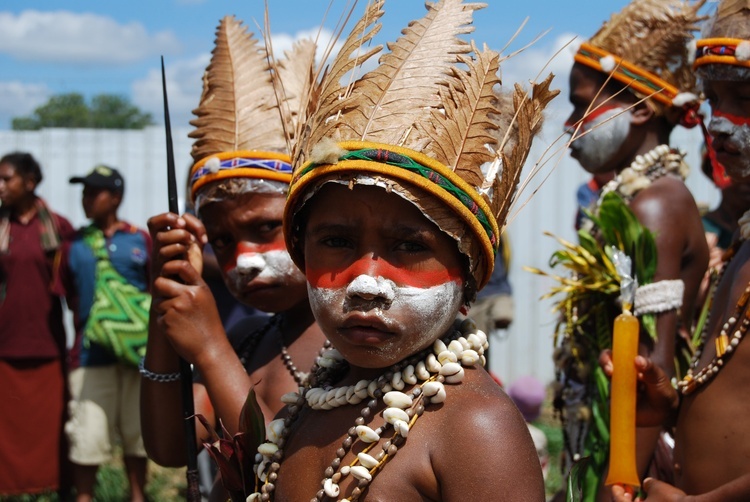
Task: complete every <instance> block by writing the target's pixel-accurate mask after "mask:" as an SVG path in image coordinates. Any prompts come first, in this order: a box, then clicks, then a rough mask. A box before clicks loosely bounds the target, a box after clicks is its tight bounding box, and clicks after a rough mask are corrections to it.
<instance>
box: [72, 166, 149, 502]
mask: <svg viewBox="0 0 750 502" xmlns="http://www.w3.org/2000/svg"><path fill="white" fill-rule="evenodd" d="M70 183H81V184H83V198H82V203H83V209H84V211H85V213H86V217H87V218H89V219H90V220H91V223H90V224H89V225H88V226H86V227H84V228H81V229H80V230H79V231H78V232H77V234H76V236H75V238H74V239H73V241H72V242H71V243H70V244H69V245H67V246H65V247H64V249H63V254H62V263H61V274H60V275H61V279H60V282H59V284H58V287H59V288H61V291H62V292H63V293H64V294H65V295H66V297H67V299H68V304H69V306H70V308H71V309H72V310H73V312H74V321H75V327H76V338H75V343H74V346H73V348H72V350H71V356H70V357H71V361H70V364H71V368H72V369H73V371H72V372H71V374H70V388H71V393H72V398H73V399H72V401H71V406H70V419H69V421H68V423H67V424H66V426H65V431H66V433H67V435H68V437H69V439H70V443H71V444H70V460H71V461H72V462H73V464H74V476H73V478H74V479H73V482H74V486H75V488H76V491H77V499H76V500H77V501H78V502H81V501H88V500H92V498H93V488H94V482H95V479H96V471H97V468H98V467H99V465H100V464H101V463H103V462H106V461H108V460H109V459H110V458H111V457H112V446H113V444H114V443H115V434H117V437H119V440H120V442H121V444H122V448H123V454H124V457H125V459H124V463H125V468H126V471H127V476H128V481H129V483H130V489H131V500H132V501H142V500H144V492H143V490H144V485H145V482H146V452H145V450H144V448H143V440H142V439H141V430H140V420H139V388H140V375H139V373H138V368H137V367H136V366H134V365H128V364H127V363H123V362H121V361H120V360H118V359H117V357H116V356H115V355H114V354H113V353H112V351H111V349H108V348H107V347H105V346H103V345H101V344H99V343H97V342H95V341H93V340H91V339H89V337H88V336H84V333H87V334H88V333H89V331H88V330H89V329H91V326H90V325H91V324H92V322H104V320H102V321H99V319H98V318H97V316H95V315H94V314H93V311H92V307H93V306H94V304H95V298H98V296H97V295H98V294H100V293H101V290H100V289H99V288H101V287H102V286H101V281H99V280H98V279H99V277H98V276H99V275H100V274H101V268H99V267H98V266H97V261H98V260H107V261H108V262H110V263H111V265H112V266H113V267H114V270H115V271H116V273H118V274H119V275H120V276H122V277H123V278H124V279H125V281H126V282H127V283H129V284H132V285H133V286H136V287H137V288H138V289H139V290H140V291H145V290H146V289H147V285H148V270H149V265H150V258H149V250H150V249H151V239H150V236H149V235H148V233H147V232H145V231H143V230H141V229H139V228H137V227H135V226H133V225H131V224H129V223H126V222H124V221H122V220H120V219H119V218H118V216H117V210H118V208H119V206H120V203H121V202H122V197H123V194H124V189H125V182H124V180H123V177H122V175H121V174H120V173H119V172H118V171H117V170H116V169H113V168H111V167H107V166H103V165H99V166H96V167H94V169H92V170H91V171H90V172H89V173H88V174H86V175H85V176H77V177H73V178H71V179H70Z"/></svg>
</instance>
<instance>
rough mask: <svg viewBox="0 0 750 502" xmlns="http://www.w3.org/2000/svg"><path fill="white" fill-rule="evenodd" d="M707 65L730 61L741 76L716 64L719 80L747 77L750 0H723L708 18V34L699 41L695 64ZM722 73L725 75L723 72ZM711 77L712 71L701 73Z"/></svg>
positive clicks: (697, 66)
mask: <svg viewBox="0 0 750 502" xmlns="http://www.w3.org/2000/svg"><path fill="white" fill-rule="evenodd" d="M707 65H729V66H731V67H735V71H734V72H733V73H735V74H738V75H736V76H739V77H740V78H739V79H738V78H730V76H729V75H730V74H729V73H728V71H727V70H729V71H731V69H730V68H724V69H723V70H724V71H721V70H719V69H718V68H713V69H712V70H713V73H716V72H717V71H718V72H720V75H716V77H717V78H716V80H747V79H748V72H749V71H750V70H745V69H746V68H750V0H724V1H722V2H720V3H719V6H718V8H717V9H716V12H715V13H714V15H713V16H712V17H711V19H710V20H709V22H708V26H707V29H706V30H705V38H702V39H700V40H698V41H697V43H696V55H695V64H694V65H693V68H695V69H697V68H700V67H704V68H703V69H702V72H703V73H705V71H706V70H708V69H707V68H705V67H706V66H707ZM722 75H723V76H722ZM701 76H706V77H710V76H709V75H701Z"/></svg>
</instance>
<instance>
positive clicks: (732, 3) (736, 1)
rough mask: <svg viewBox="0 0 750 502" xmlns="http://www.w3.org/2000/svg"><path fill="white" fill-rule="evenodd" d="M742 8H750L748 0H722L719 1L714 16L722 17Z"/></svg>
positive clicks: (737, 11)
mask: <svg viewBox="0 0 750 502" xmlns="http://www.w3.org/2000/svg"><path fill="white" fill-rule="evenodd" d="M743 10H750V0H724V1H722V2H719V7H718V10H717V12H716V18H717V19H724V18H726V17H728V16H733V15H735V14H737V13H739V12H742V11H743Z"/></svg>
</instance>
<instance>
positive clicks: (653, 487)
mask: <svg viewBox="0 0 750 502" xmlns="http://www.w3.org/2000/svg"><path fill="white" fill-rule="evenodd" d="M704 37H705V38H702V39H700V40H698V42H697V51H696V59H695V63H694V68H695V69H696V73H697V75H698V78H699V79H700V81H701V83H702V86H703V92H704V94H705V96H706V98H707V99H708V102H709V104H710V105H711V111H712V117H711V121H710V123H709V124H708V130H709V132H710V134H711V136H712V139H713V145H712V150H710V151H709V154H710V155H711V156H715V160H716V161H718V162H719V163H721V164H722V165H723V166H724V168H725V169H726V172H727V174H728V175H729V177H730V178H731V179H732V182H733V183H748V182H750V1H748V0H724V1H722V2H720V3H719V5H718V9H717V11H716V13H715V14H714V15H713V16H712V19H711V21H710V22H709V23H708V26H707V27H706V29H705V30H704ZM746 209H747V211H746V212H745V214H744V215H743V216H742V218H740V220H739V226H740V230H739V232H738V234H739V235H735V242H734V243H733V244H732V246H731V247H730V249H729V250H728V253H727V257H728V258H729V259H730V261H729V263H728V264H725V265H724V268H723V270H724V272H722V274H723V275H722V278H721V279H720V281H719V283H718V286H717V288H716V291H715V293H714V297H713V302H712V308H711V312H710V315H709V322H707V323H706V329H705V330H704V331H703V333H702V336H701V344H700V346H699V347H698V349H697V351H696V353H695V356H694V358H693V361H692V363H691V365H690V371H689V372H688V374H687V375H686V376H685V377H684V378H683V379H682V380H681V381H680V382H678V385H677V387H678V389H677V391H675V390H674V388H673V387H672V386H671V385H670V382H669V379H668V378H667V377H666V376H665V374H664V372H663V371H662V369H661V368H659V367H658V366H657V365H655V364H654V363H653V362H652V361H650V360H646V359H644V358H637V359H636V366H637V367H638V369H639V371H640V372H641V373H642V380H643V382H644V383H645V384H646V389H645V390H646V392H644V395H643V398H644V405H643V407H642V408H639V410H640V413H639V415H638V419H639V420H640V421H641V422H642V423H643V424H644V425H652V424H655V423H656V424H659V423H666V424H668V425H673V426H674V430H675V450H674V462H675V465H674V468H675V482H674V485H675V486H670V485H668V484H666V483H663V482H660V481H656V480H652V479H646V480H645V482H644V489H645V491H646V493H647V495H648V501H649V502H652V501H657V502H658V501H667V500H669V501H677V500H695V501H714V500H715V501H722V502H729V501H745V500H750V464H748V461H747V458H748V455H750V430H749V429H748V422H747V420H745V417H746V416H748V414H750V403H749V402H748V400H747V395H746V391H745V389H747V388H748V385H750V345H749V344H748V343H747V342H744V341H743V338H744V336H745V334H746V332H747V329H748V326H750V319H749V318H748V314H750V312H749V311H748V301H749V300H750V243H748V242H747V239H748V237H750V227H749V226H748V222H750V207H748V208H746ZM604 365H605V368H606V369H607V371H608V372H611V371H612V365H611V361H610V360H609V359H608V358H605V359H604ZM616 495H617V498H616V500H618V501H627V500H631V497H630V496H629V495H625V494H624V493H622V491H620V490H618V491H617V492H616Z"/></svg>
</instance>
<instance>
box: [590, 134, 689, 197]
mask: <svg viewBox="0 0 750 502" xmlns="http://www.w3.org/2000/svg"><path fill="white" fill-rule="evenodd" d="M684 158H685V152H682V151H679V150H675V149H673V148H670V147H669V145H659V146H657V147H656V148H654V149H653V150H651V151H650V152H647V153H645V154H643V155H638V156H636V158H635V160H634V161H633V163H632V164H630V166H629V167H626V168H625V169H623V170H622V171H620V172H619V173H618V174H617V176H615V178H614V179H613V180H612V181H610V182H609V183H607V184H606V185H604V187H602V193H601V197H600V198H599V200H600V201H601V200H602V197H604V195H605V194H607V193H609V192H617V193H619V194H620V195H621V196H622V197H623V198H625V199H631V198H632V197H634V196H635V194H637V193H638V192H640V191H641V190H643V189H644V188H647V187H648V186H650V185H651V183H653V182H654V181H655V180H657V179H659V178H661V177H662V176H665V175H667V174H670V173H674V174H677V175H678V176H679V177H680V178H682V179H683V180H684V179H686V178H687V176H688V174H690V168H689V167H688V165H687V164H686V163H685V162H684Z"/></svg>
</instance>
